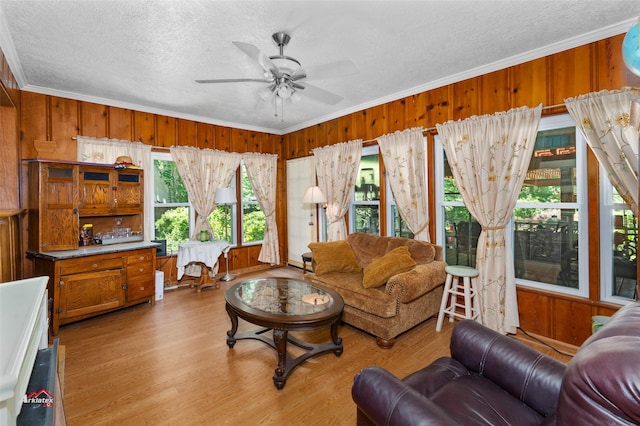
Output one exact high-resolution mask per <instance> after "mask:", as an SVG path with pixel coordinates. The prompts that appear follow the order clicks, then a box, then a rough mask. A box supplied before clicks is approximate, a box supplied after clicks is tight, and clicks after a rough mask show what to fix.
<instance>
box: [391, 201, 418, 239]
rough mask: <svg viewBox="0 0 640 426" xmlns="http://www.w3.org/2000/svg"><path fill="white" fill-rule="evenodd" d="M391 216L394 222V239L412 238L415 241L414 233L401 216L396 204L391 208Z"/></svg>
mask: <svg viewBox="0 0 640 426" xmlns="http://www.w3.org/2000/svg"><path fill="white" fill-rule="evenodd" d="M391 216H392V220H393V222H392V223H393V233H392V234H391V235H392V236H394V237H402V238H411V239H413V232H411V230H410V229H409V227H408V226H407V224H406V223H405V221H404V220H403V219H402V216H400V212H399V211H398V208H397V207H396V205H395V204H393V205H392V206H391Z"/></svg>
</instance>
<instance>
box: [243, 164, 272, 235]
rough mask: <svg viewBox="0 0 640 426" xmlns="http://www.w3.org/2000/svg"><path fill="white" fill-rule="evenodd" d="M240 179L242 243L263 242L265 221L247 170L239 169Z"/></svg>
mask: <svg viewBox="0 0 640 426" xmlns="http://www.w3.org/2000/svg"><path fill="white" fill-rule="evenodd" d="M241 177H242V241H243V242H245V243H251V242H256V241H262V240H264V228H265V224H266V219H265V216H264V213H263V212H262V209H261V208H260V204H258V198H257V197H256V194H255V192H254V190H253V186H252V185H251V181H250V180H249V175H248V174H247V169H246V168H245V166H244V164H243V165H242V167H241Z"/></svg>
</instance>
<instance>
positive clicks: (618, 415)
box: [557, 302, 640, 425]
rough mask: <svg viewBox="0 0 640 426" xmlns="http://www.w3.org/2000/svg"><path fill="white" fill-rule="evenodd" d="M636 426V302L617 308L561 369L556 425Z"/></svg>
mask: <svg viewBox="0 0 640 426" xmlns="http://www.w3.org/2000/svg"><path fill="white" fill-rule="evenodd" d="M580 418H582V419H589V421H590V422H591V424H600V425H605V424H607V425H608V424H640V303H639V302H635V303H632V304H630V305H627V306H625V307H623V308H621V309H620V310H619V311H618V312H616V313H615V314H614V315H613V316H612V317H611V319H609V321H607V322H606V323H605V324H604V326H603V327H602V328H601V329H600V330H598V331H597V332H596V333H595V334H593V335H592V336H591V337H589V338H588V339H587V340H586V341H585V342H584V343H583V345H582V346H581V347H580V349H579V350H578V353H577V354H576V356H575V357H574V358H573V359H572V360H571V362H570V363H569V364H568V366H567V370H566V372H565V375H564V377H563V380H562V386H561V388H560V398H559V400H558V411H557V420H558V424H573V423H572V422H574V421H575V419H580Z"/></svg>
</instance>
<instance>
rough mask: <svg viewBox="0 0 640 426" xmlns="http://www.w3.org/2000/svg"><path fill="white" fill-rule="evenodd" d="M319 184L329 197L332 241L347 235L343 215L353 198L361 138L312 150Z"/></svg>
mask: <svg viewBox="0 0 640 426" xmlns="http://www.w3.org/2000/svg"><path fill="white" fill-rule="evenodd" d="M313 157H314V160H315V166H316V174H317V176H318V186H319V187H320V189H322V192H323V193H324V195H325V197H326V198H327V210H326V212H327V217H328V218H329V223H330V224H329V237H328V240H329V241H338V240H344V239H346V238H347V225H346V223H345V220H344V215H345V214H346V213H347V210H349V205H350V204H351V200H352V199H353V192H354V191H355V185H356V178H357V177H358V168H359V166H360V158H361V157H362V140H361V139H358V140H355V141H351V142H343V143H339V144H336V145H331V146H327V147H323V148H316V149H314V150H313Z"/></svg>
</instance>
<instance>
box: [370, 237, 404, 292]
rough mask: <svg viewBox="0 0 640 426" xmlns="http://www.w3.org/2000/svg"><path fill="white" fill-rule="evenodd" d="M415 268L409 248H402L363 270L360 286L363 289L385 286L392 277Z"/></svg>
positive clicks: (394, 250)
mask: <svg viewBox="0 0 640 426" xmlns="http://www.w3.org/2000/svg"><path fill="white" fill-rule="evenodd" d="M414 266H416V261H415V260H413V259H412V258H411V254H410V253H409V247H407V246H402V247H398V248H395V249H393V250H391V251H390V252H387V253H385V254H384V256H381V257H377V258H375V259H373V261H372V262H371V263H370V264H369V265H367V267H365V268H364V277H363V278H362V286H363V287H364V288H372V287H378V286H381V285H382V284H386V283H387V280H389V278H391V277H392V276H394V275H396V274H399V273H401V272H406V271H408V270H409V269H411V268H413V267H414Z"/></svg>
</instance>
